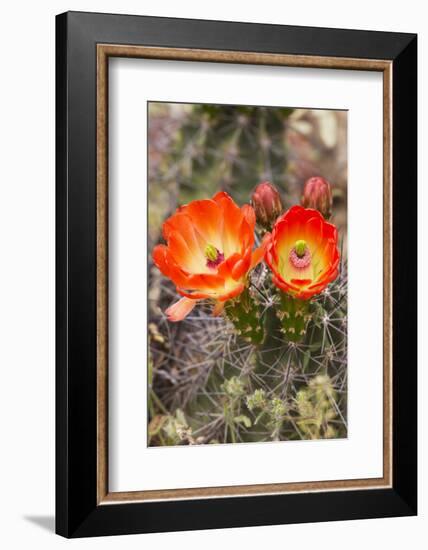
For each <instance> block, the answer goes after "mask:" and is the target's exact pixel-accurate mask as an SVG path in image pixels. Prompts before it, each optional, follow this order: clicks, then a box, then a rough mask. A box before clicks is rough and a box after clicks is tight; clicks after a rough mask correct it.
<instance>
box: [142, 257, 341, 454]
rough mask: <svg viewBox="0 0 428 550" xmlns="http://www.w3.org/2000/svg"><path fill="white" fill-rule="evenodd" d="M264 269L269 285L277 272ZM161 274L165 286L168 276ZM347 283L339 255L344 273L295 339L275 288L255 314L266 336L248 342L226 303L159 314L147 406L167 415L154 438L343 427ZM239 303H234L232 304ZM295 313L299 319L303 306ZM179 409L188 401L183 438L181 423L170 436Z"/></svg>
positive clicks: (334, 432)
mask: <svg viewBox="0 0 428 550" xmlns="http://www.w3.org/2000/svg"><path fill="white" fill-rule="evenodd" d="M265 270H266V268H265V266H260V267H259V268H257V269H256V270H255V271H256V272H255V273H254V274H253V279H255V278H258V279H259V280H263V283H262V285H261V286H259V288H262V289H263V288H264V289H265V292H266V295H267V292H268V288H269V287H271V282H270V280H269V276H268V275H267V274H266V273H264V272H265ZM163 284H165V285H166V286H167V288H168V285H169V283H168V282H167V281H165V282H163ZM165 290H166V289H165ZM169 291H170V292H172V289H171V288H169ZM346 291H347V275H346V267H345V264H344V263H343V265H342V267H341V273H340V275H339V277H338V279H337V280H336V281H335V282H334V283H332V284H331V285H330V286H329V287H328V288H327V289H326V291H324V292H323V293H322V294H320V295H319V296H318V297H317V298H316V299H314V300H312V301H311V309H312V313H311V318H310V319H307V321H306V322H307V325H306V333H305V334H304V335H303V336H302V337H301V338H299V339H296V341H294V340H291V339H288V338H287V339H286V338H284V334H283V332H281V329H282V324H281V321H280V320H279V319H278V318H277V316H276V313H275V311H276V310H277V306H278V304H279V302H278V300H283V299H284V297H278V296H277V295H275V300H273V301H272V299H270V300H269V299H266V300H265V301H263V299H262V297H260V301H259V302H258V303H257V308H258V314H257V315H258V319H259V320H260V323H264V324H265V326H266V334H265V339H264V341H263V342H258V341H257V342H248V341H247V340H248V338H246V337H245V334H238V333H237V331H236V328H235V327H236V324H235V322H233V323H232V322H231V321H230V317H229V315H230V312H226V314H225V315H223V316H222V317H218V318H215V317H212V316H211V313H210V310H209V306H208V305H207V306H201V307H200V308H198V309H195V310H194V312H192V315H191V316H189V317H188V318H186V319H185V320H183V321H182V322H181V323H180V324H177V325H174V326H173V327H171V326H170V325H168V322H167V321H165V320H163V319H162V317H161V316H160V315H159V318H158V327H159V328H158V330H159V332H160V333H161V334H162V339H164V342H161V339H160V338H159V335H157V334H152V335H151V338H150V344H151V356H152V358H153V390H154V391H153V394H154V395H155V396H156V399H157V400H156V401H154V399H153V396H152V397H151V398H150V401H151V404H150V407H151V409H152V410H154V411H156V415H157V416H160V417H161V420H163V419H164V417H165V420H163V421H164V422H165V424H163V425H162V426H161V428H160V430H159V431H160V434H161V435H162V437H163V438H164V441H163V443H160V439H159V437H158V436H156V435H155V437H154V438H153V437H152V438H151V442H150V444H166V445H168V444H169V445H171V444H172V445H177V444H195V443H198V444H201V443H212V442H215V443H217V442H220V443H226V442H251V441H275V440H295V439H313V438H332V437H346V433H347V420H346V413H347V404H346V386H347V376H346V364H347V345H346V344H347V342H346V319H347V316H346ZM262 292H263V291H262ZM248 296H250V297H251V293H250V292H248V294H247V295H246V299H247V298H248ZM239 307H242V305H238V304H236V303H235V304H234V305H233V306H231V308H230V309H232V310H233V309H236V308H239ZM226 309H228V308H226ZM295 319H297V321H298V322H302V317H301V316H300V315H298V316H297V318H296V317H295ZM303 319H304V317H303ZM251 322H252V321H251ZM260 326H261V325H260ZM253 327H254V325H251V333H249V334H251V335H253V334H254V332H253ZM255 334H256V335H258V334H259V333H255ZM173 342H175V344H174V345H173ZM177 342H180V345H177ZM158 400H160V401H161V402H162V404H163V406H164V407H165V409H166V410H167V411H168V412H167V414H165V411H162V410H160V409H159V406H158V404H157V401H158ZM177 409H178V410H183V411H185V415H186V422H187V428H186V429H187V430H189V429H190V430H191V431H190V432H188V431H185V433H186V434H187V436H186V437H187V439H186V438H183V437H181V438H180V433H179V431H180V426H179V427H178V428H179V430H178V432H177V433H176V435H175V437H172V436H171V432H172V431H173V430H174V426H175V423H174V422H171V418H173V419H174V418H175V414H176V411H177ZM156 422H157V423H159V418H157V420H156ZM181 433H182V432H181ZM189 433H190V435H191V437H190V439H189V437H188V435H189Z"/></svg>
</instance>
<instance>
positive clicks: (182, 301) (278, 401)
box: [149, 177, 347, 445]
mask: <svg viewBox="0 0 428 550" xmlns="http://www.w3.org/2000/svg"><path fill="white" fill-rule="evenodd" d="M250 202H251V205H250V204H244V205H242V206H239V205H237V204H236V203H235V201H234V200H233V199H232V198H231V197H230V196H229V194H228V193H226V192H224V191H222V192H219V193H217V194H215V195H214V196H213V197H212V198H206V199H201V200H195V201H191V202H189V203H188V204H185V205H182V206H180V207H179V208H178V209H177V210H176V212H175V213H173V214H172V215H171V216H170V217H169V218H168V219H166V221H165V222H164V223H163V238H164V241H165V242H164V243H162V244H158V245H157V246H155V248H154V249H153V252H152V257H153V261H154V264H155V265H156V266H157V268H158V269H159V270H160V271H161V273H162V274H163V276H164V277H166V278H167V279H169V280H170V281H171V283H172V284H173V287H171V288H175V292H176V296H177V298H176V299H175V300H172V303H171V305H170V306H169V307H168V308H166V310H165V311H164V315H165V317H164V318H165V320H166V321H165V322H166V323H170V324H171V328H169V329H168V331H169V332H170V331H171V330H174V331H177V330H178V331H180V330H181V329H180V325H181V324H184V325H185V326H189V327H191V328H192V330H191V331H190V332H188V334H186V333H185V332H184V333H183V332H182V331H181V332H180V334H182V340H183V345H184V346H185V351H184V354H185V357H186V358H187V359H186V362H185V363H183V359H181V362H180V361H178V362H177V364H176V365H174V367H173V369H174V370H172V371H171V372H173V373H174V374H170V373H169V374H168V376H169V379H170V380H168V379H167V377H166V375H165V383H167V389H165V386H163V387H162V388H161V389H159V388H156V387H152V386H150V388H149V389H150V392H149V393H150V407H151V408H150V410H151V422H150V425H149V443H150V444H151V445H175V444H202V443H217V442H222V443H225V442H240V441H278V440H290V439H306V438H312V439H314V438H321V437H328V438H334V437H344V436H346V429H347V428H346V353H347V347H346V285H347V276H346V265H345V262H344V260H343V259H341V254H340V251H339V249H340V243H339V236H338V231H337V229H336V227H335V225H334V223H333V222H332V221H327V219H330V217H331V214H332V212H331V188H330V184H329V183H328V182H327V181H326V180H323V179H322V178H318V177H315V178H311V180H309V182H307V185H306V186H305V188H304V192H303V197H302V205H294V206H291V207H290V208H288V209H286V210H284V208H283V202H282V199H281V196H280V193H279V191H278V189H277V188H276V187H275V186H274V185H273V184H272V183H270V182H263V183H261V184H259V185H258V186H257V187H256V188H255V190H254V191H253V194H252V197H251V198H250ZM306 204H308V205H309V206H310V207H305V206H303V205H306ZM186 323H187V324H188V325H186ZM173 326H174V327H176V328H174V329H173V328H172V327H173ZM184 330H185V329H184ZM186 338H188V339H187V340H186ZM151 339H152V342H153V346H152V351H151V361H154V362H156V360H158V357H159V356H161V355H162V354H163V355H162V357H165V356H168V355H171V356H172V359H171V360H173V358H174V353H175V350H171V348H170V347H168V343H167V341H166V338H164V340H163V341H162V340H159V337H157V339H156V340H155V339H154V336H151ZM186 342H187V346H188V347H186ZM181 365H183V370H181ZM152 368H154V367H152ZM171 379H173V382H172V383H171V384H170V385H168V384H169V383H170V382H171ZM159 391H161V392H162V393H163V404H162V406H160V405H159V402H160V399H159V397H158V395H157V393H158V392H159ZM177 405H180V407H183V406H184V405H185V409H183V410H182V409H181V408H178V406H177ZM173 411H176V412H175V413H174V412H173ZM177 411H179V413H177ZM177 414H179V419H180V420H177ZM174 415H175V416H174ZM174 426H178V428H174ZM177 429H178V432H177ZM174 430H175V431H174ZM183 434H185V436H183Z"/></svg>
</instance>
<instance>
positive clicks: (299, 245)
mask: <svg viewBox="0 0 428 550" xmlns="http://www.w3.org/2000/svg"><path fill="white" fill-rule="evenodd" d="M294 250H295V251H296V254H297V257H298V258H303V256H304V255H305V252H306V241H303V240H299V241H296V244H295V245H294Z"/></svg>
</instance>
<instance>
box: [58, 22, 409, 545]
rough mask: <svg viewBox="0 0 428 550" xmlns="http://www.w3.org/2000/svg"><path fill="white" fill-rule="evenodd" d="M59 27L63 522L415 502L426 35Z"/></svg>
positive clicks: (134, 522)
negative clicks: (420, 54)
mask: <svg viewBox="0 0 428 550" xmlns="http://www.w3.org/2000/svg"><path fill="white" fill-rule="evenodd" d="M56 25H57V31H56V36H57V43H56V51H57V58H56V59H57V61H56V71H57V73H56V74H57V76H56V78H57V80H56V87H57V88H56V91H57V104H56V115H57V118H56V120H57V142H56V143H57V149H56V157H57V228H56V234H57V278H56V281H57V371H56V395H57V400H56V404H57V405H56V441H57V443H56V446H57V447H56V461H57V470H56V487H57V493H56V522H57V523H56V525H57V533H58V534H60V535H62V536H65V537H85V536H97V535H114V534H126V533H145V532H157V531H176V530H187V529H208V528H221V527H239V526H252V525H273V524H279V523H301V522H315V521H333V520H344V519H360V518H374V517H393V516H406V515H414V514H416V510H417V471H416V470H417V463H416V459H417V443H416V434H417V418H416V411H417V408H416V397H417V392H416V367H417V363H416V359H417V357H416V355H417V352H416V334H417V333H416V322H417V314H416V310H417V297H416V261H417V260H416V199H417V197H416V177H417V174H416V151H417V147H416V139H417V133H416V116H417V113H416V82H417V81H416V67H417V57H416V56H417V37H416V35H413V34H402V33H384V32H373V31H355V30H340V29H323V28H307V27H288V26H279V25H258V24H247V23H245V24H244V23H231V22H218V21H200V20H185V19H168V18H154V17H140V16H123V15H109V14H95V13H78V12H68V13H65V14H61V15H58V16H57V21H56Z"/></svg>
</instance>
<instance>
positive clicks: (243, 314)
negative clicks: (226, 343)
mask: <svg viewBox="0 0 428 550" xmlns="http://www.w3.org/2000/svg"><path fill="white" fill-rule="evenodd" d="M225 312H226V317H227V319H228V320H229V321H230V322H231V323H232V324H233V325H234V327H235V331H236V333H237V334H239V335H241V336H242V338H243V339H244V340H245V341H246V342H251V343H252V344H255V345H258V344H262V343H263V341H264V338H265V327H264V319H263V317H262V315H261V308H260V305H259V304H258V302H257V298H256V296H254V294H253V295H251V293H250V291H249V289H248V288H247V289H245V290H244V292H242V293H241V294H240V295H239V296H238V297H237V298H234V299H233V300H228V302H227V303H226V307H225Z"/></svg>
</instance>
